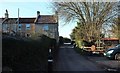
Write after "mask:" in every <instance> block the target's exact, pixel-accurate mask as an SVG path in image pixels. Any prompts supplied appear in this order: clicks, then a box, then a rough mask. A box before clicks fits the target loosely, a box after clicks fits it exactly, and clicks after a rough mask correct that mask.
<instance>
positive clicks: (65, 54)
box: [53, 46, 104, 71]
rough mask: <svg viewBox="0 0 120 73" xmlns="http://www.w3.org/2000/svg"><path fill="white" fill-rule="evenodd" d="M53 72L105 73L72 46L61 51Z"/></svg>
mask: <svg viewBox="0 0 120 73" xmlns="http://www.w3.org/2000/svg"><path fill="white" fill-rule="evenodd" d="M53 71H104V70H102V69H100V68H99V67H98V66H97V65H96V64H95V63H92V62H90V61H89V60H87V59H86V58H85V57H84V56H82V55H80V54H78V53H76V52H75V50H74V49H73V48H70V46H66V47H65V46H63V47H62V48H60V49H59V53H58V61H57V62H56V63H55V65H54V66H53Z"/></svg>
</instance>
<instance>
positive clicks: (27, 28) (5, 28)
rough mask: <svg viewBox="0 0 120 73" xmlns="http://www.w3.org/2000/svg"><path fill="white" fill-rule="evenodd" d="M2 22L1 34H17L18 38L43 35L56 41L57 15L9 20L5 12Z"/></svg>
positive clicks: (38, 13)
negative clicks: (35, 34)
mask: <svg viewBox="0 0 120 73" xmlns="http://www.w3.org/2000/svg"><path fill="white" fill-rule="evenodd" d="M0 20H2V32H3V33H9V34H19V35H20V36H24V37H30V36H31V35H32V34H34V33H37V34H44V35H47V36H49V37H50V38H55V39H57V40H58V36H59V32H58V18H57V15H40V12H39V11H37V17H33V18H9V14H8V11H7V10H6V13H5V18H0Z"/></svg>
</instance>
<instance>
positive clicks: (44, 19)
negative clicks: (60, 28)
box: [0, 15, 57, 24]
mask: <svg viewBox="0 0 120 73" xmlns="http://www.w3.org/2000/svg"><path fill="white" fill-rule="evenodd" d="M0 19H2V22H3V23H9V24H10V22H11V24H12V23H17V21H18V18H8V19H5V18H0ZM19 23H20V24H24V23H36V24H55V23H57V21H56V17H55V16H54V15H39V16H38V17H37V18H36V17H32V18H19Z"/></svg>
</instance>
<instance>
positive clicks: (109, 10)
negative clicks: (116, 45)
mask: <svg viewBox="0 0 120 73" xmlns="http://www.w3.org/2000/svg"><path fill="white" fill-rule="evenodd" d="M115 4H116V3H115V2H68V3H67V2H61V3H53V6H54V8H53V9H54V10H55V11H58V14H59V16H60V18H62V19H63V20H64V21H65V22H66V23H69V22H72V21H73V20H76V21H77V22H79V23H80V25H81V26H80V27H82V28H81V29H82V30H79V32H82V33H83V34H84V35H83V36H84V37H85V38H86V37H87V39H88V40H89V41H91V40H92V38H93V37H94V38H96V39H100V34H101V32H102V25H103V24H106V23H108V22H109V21H111V19H112V18H114V16H116V15H117V14H116V12H114V11H115V10H113V9H114V7H115ZM85 35H86V36H85Z"/></svg>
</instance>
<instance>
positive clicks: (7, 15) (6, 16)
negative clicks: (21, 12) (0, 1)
mask: <svg viewBox="0 0 120 73" xmlns="http://www.w3.org/2000/svg"><path fill="white" fill-rule="evenodd" d="M8 17H9V14H8V10H7V9H6V13H5V18H8Z"/></svg>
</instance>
